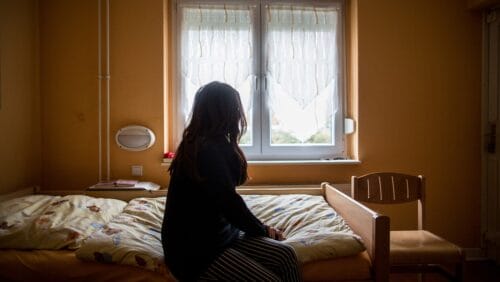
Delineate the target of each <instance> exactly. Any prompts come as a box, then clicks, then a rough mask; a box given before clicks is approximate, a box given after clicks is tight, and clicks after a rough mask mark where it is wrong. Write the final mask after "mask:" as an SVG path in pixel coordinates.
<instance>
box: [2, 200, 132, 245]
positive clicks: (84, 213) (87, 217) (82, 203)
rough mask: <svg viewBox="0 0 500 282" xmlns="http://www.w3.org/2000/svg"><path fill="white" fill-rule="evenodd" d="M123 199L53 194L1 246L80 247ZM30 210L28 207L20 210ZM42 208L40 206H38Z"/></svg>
mask: <svg viewBox="0 0 500 282" xmlns="http://www.w3.org/2000/svg"><path fill="white" fill-rule="evenodd" d="M125 205H126V202H124V201H120V200H115V199H103V198H93V197H89V196H84V195H68V196H64V197H59V196H57V197H53V198H52V199H51V200H50V201H49V202H48V203H47V204H46V206H45V207H44V208H43V212H38V213H37V215H36V216H33V217H32V218H31V220H30V221H29V222H27V223H26V224H25V225H23V226H22V228H19V229H17V230H16V232H14V233H12V234H10V235H9V236H8V238H7V240H4V238H3V237H2V239H1V240H0V242H1V243H0V246H1V247H3V248H17V249H61V248H69V249H76V248H79V247H80V245H81V243H82V241H83V239H84V238H86V237H87V236H88V235H90V234H91V233H92V232H94V231H95V230H98V229H101V228H102V227H103V226H104V225H105V224H106V223H107V222H109V221H110V220H111V219H112V218H113V217H115V216H116V215H117V214H119V213H120V212H121V211H122V210H123V207H124V206H125ZM25 210H26V213H29V212H30V210H31V207H26V208H25V209H23V210H21V211H20V212H21V213H25ZM40 210H42V209H40Z"/></svg>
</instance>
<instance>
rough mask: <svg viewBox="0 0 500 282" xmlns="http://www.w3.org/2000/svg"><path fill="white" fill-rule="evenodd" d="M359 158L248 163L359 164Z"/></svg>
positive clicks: (256, 162)
mask: <svg viewBox="0 0 500 282" xmlns="http://www.w3.org/2000/svg"><path fill="white" fill-rule="evenodd" d="M360 163H361V161H359V160H275V161H260V160H259V161H248V165H257V166H261V165H357V164H360Z"/></svg>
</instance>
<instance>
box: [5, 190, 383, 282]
mask: <svg viewBox="0 0 500 282" xmlns="http://www.w3.org/2000/svg"><path fill="white" fill-rule="evenodd" d="M347 188H348V187H347V185H346V184H334V185H332V184H329V183H327V182H324V183H322V184H321V186H320V187H318V186H310V185H300V186H295V185H287V186H241V187H238V188H237V191H238V193H240V194H261V195H281V194H309V195H323V196H324V197H325V200H326V201H327V202H328V203H329V204H330V206H332V207H333V208H334V209H335V210H336V211H337V212H338V213H339V214H340V215H341V216H342V217H343V218H344V220H345V221H346V222H347V223H348V224H349V226H350V227H351V229H352V230H353V231H354V232H355V233H356V234H358V235H359V236H360V237H361V238H362V239H363V242H364V244H365V246H366V250H367V252H368V255H369V256H370V260H371V277H372V279H371V281H375V282H385V281H389V218H388V217H387V216H384V215H380V214H377V213H376V212H374V211H372V210H370V209H369V208H367V207H366V206H364V205H362V204H361V203H359V202H357V201H355V200H353V199H352V198H351V197H349V196H347V195H346V193H343V192H341V190H343V191H347ZM33 193H35V194H45V195H61V196H64V195H72V194H80V195H82V194H83V195H88V196H92V197H100V198H114V199H120V200H124V201H128V200H131V199H133V198H137V197H160V196H165V195H166V190H157V191H144V190H140V191H130V190H128V191H89V190H86V191H75V190H50V191H40V190H39V189H37V188H30V189H25V190H21V191H17V192H15V193H11V194H8V195H0V201H3V200H7V199H11V198H15V197H20V196H23V195H29V194H33Z"/></svg>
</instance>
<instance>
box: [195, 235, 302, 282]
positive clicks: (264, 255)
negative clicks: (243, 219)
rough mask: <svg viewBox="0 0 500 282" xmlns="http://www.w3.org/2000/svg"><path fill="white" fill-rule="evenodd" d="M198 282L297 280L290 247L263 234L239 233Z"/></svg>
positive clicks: (293, 256) (297, 269) (295, 265)
mask: <svg viewBox="0 0 500 282" xmlns="http://www.w3.org/2000/svg"><path fill="white" fill-rule="evenodd" d="M199 280H200V281H301V277H300V273H299V267H298V262H297V256H296V255H295V252H294V250H293V249H292V247H290V246H288V245H285V244H283V243H280V242H278V241H275V240H273V239H270V238H267V237H249V236H244V235H243V236H240V238H239V239H238V241H236V242H235V243H234V244H232V245H231V247H230V248H228V249H226V250H225V251H224V252H223V253H222V254H221V255H219V256H218V257H217V258H216V259H215V260H214V261H213V262H212V264H211V265H210V266H209V267H208V269H207V270H206V271H205V273H203V274H202V275H201V276H200V279H199Z"/></svg>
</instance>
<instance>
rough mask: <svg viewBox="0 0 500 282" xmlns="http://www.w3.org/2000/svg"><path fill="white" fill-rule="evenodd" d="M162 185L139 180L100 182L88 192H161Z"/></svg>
mask: <svg viewBox="0 0 500 282" xmlns="http://www.w3.org/2000/svg"><path fill="white" fill-rule="evenodd" d="M159 189H160V185H158V184H156V183H153V182H147V181H137V180H116V181H107V182H99V183H97V184H94V185H92V186H90V187H89V188H88V190H159Z"/></svg>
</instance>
